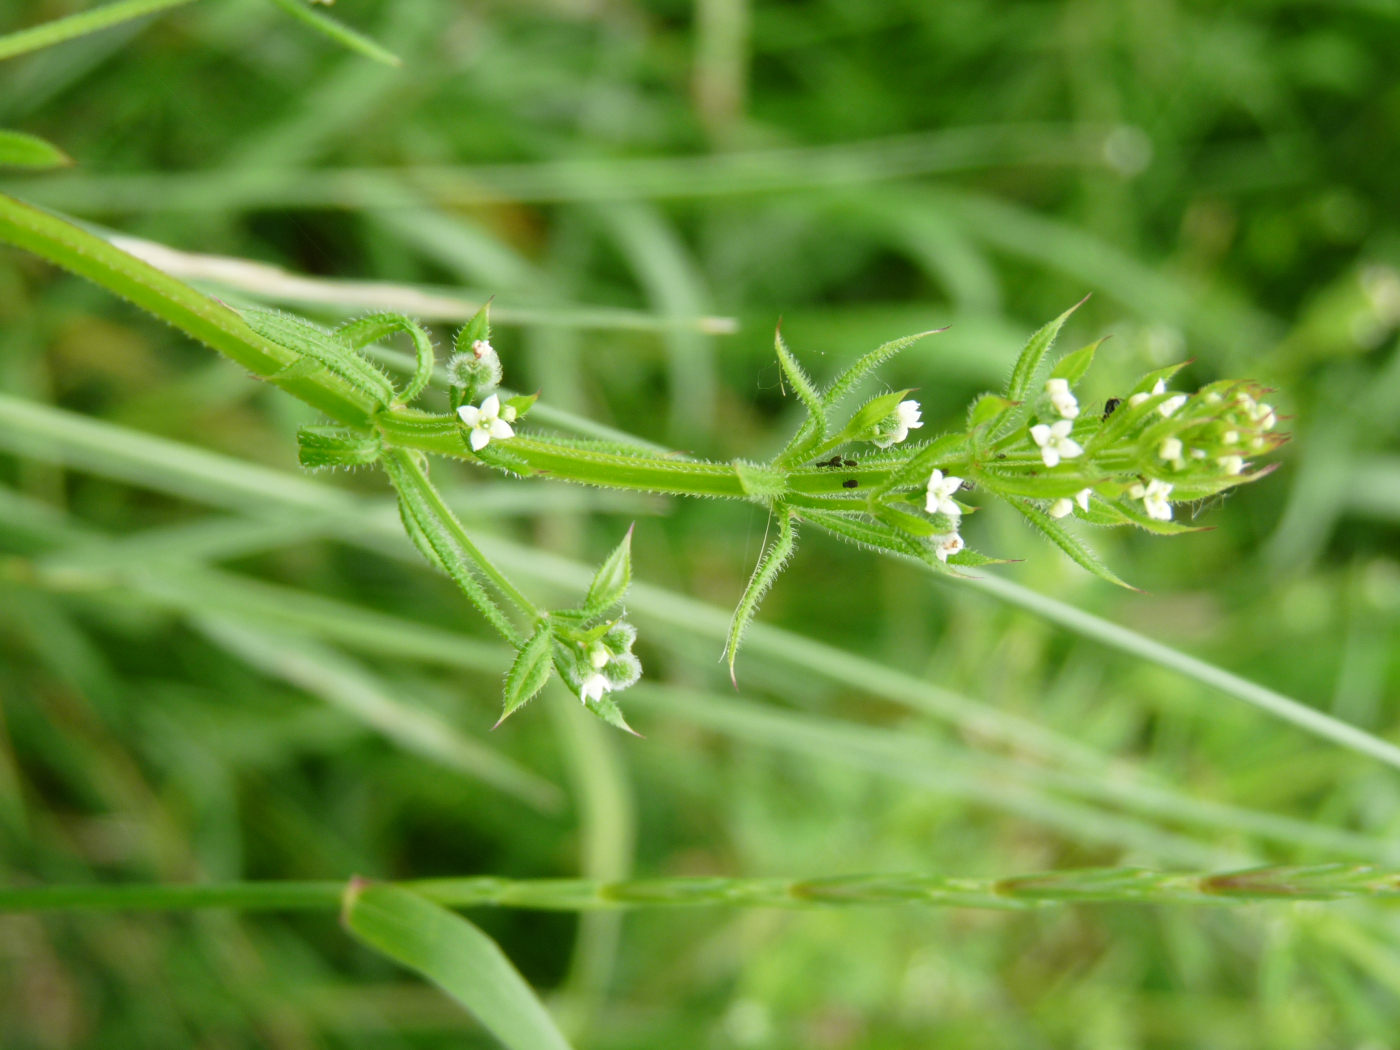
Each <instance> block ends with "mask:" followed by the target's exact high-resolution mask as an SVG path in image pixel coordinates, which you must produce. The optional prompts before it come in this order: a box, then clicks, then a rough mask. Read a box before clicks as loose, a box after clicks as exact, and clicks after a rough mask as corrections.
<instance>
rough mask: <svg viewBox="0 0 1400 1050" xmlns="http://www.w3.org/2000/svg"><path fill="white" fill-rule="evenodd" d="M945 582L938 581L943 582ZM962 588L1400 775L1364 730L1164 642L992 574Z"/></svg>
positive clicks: (1398, 757)
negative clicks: (1242, 704)
mask: <svg viewBox="0 0 1400 1050" xmlns="http://www.w3.org/2000/svg"><path fill="white" fill-rule="evenodd" d="M943 578H944V577H939V579H940V580H941V579H943ZM958 583H959V584H960V585H961V586H965V587H972V588H974V589H975V590H979V591H981V592H982V593H984V594H989V595H991V596H992V597H994V598H997V599H999V600H1001V601H1004V602H1006V603H1008V604H1009V605H1015V606H1017V607H1019V608H1021V609H1025V610H1026V611H1027V612H1031V613H1034V614H1035V615H1037V616H1040V617H1042V618H1044V619H1046V620H1049V621H1050V622H1051V623H1055V624H1059V625H1060V626H1061V627H1064V628H1065V629H1067V630H1070V631H1073V632H1074V633H1075V634H1079V635H1082V636H1083V637H1085V638H1090V639H1093V640H1094V641H1096V642H1101V643H1102V644H1104V645H1108V646H1111V647H1112V648H1114V649H1118V650H1121V651H1122V652H1125V653H1128V654H1129V655H1131V656H1136V657H1138V658H1140V659H1143V660H1148V661H1150V662H1152V663H1155V664H1159V665H1161V666H1162V667H1166V668H1168V669H1169V670H1172V671H1176V672H1177V673H1179V674H1183V675H1185V676H1186V677H1187V678H1193V679H1195V680H1196V681H1198V682H1201V683H1202V684H1204V685H1208V686H1211V687H1212V688H1214V689H1218V690H1219V691H1220V692H1222V693H1225V694H1226V695H1227V696H1233V697H1234V698H1235V699H1237V700H1243V701H1244V702H1245V703H1247V704H1253V705H1254V706H1255V707H1258V708H1260V709H1262V710H1264V711H1267V712H1268V713H1269V714H1271V715H1273V716H1274V717H1275V718H1281V719H1283V720H1284V721H1285V722H1291V723H1293V725H1295V726H1297V727H1299V728H1300V729H1303V730H1305V731H1307V732H1309V733H1312V734H1313V735H1314V736H1320V737H1322V738H1323V739H1325V740H1330V741H1332V742H1333V743H1334V744H1340V745H1341V746H1342V747H1346V748H1350V749H1351V750H1353V751H1359V752H1360V753H1361V754H1363V755H1369V756H1371V757H1372V758H1375V759H1379V760H1380V761H1382V762H1384V763H1386V764H1387V765H1390V766H1394V767H1396V768H1397V769H1400V747H1396V746H1395V745H1394V744H1392V743H1389V742H1388V741H1385V740H1382V739H1380V738H1379V737H1377V736H1373V735H1372V734H1370V733H1368V732H1366V731H1365V730H1364V729H1358V728H1357V727H1356V726H1353V725H1348V724H1347V723H1346V722H1342V721H1340V720H1339V719H1336V718H1333V717H1332V716H1331V715H1327V714H1323V713H1322V712H1321V711H1318V710H1316V709H1315V708H1311V707H1308V706H1307V705H1306V704H1301V703H1299V702H1298V701H1297V700H1293V699H1290V698H1289V697H1286V696H1284V695H1283V694H1282V693H1276V692H1274V691H1273V690H1272V689H1266V688H1265V687H1264V686H1262V685H1259V684H1258V683H1256V682H1251V681H1249V680H1248V679H1246V678H1241V677H1240V676H1239V675H1236V674H1231V673H1230V672H1229V671H1227V670H1225V669H1224V668H1222V667H1216V666H1215V665H1214V664H1208V663H1206V662H1205V661H1204V660H1198V659H1196V657H1194V656H1190V655H1188V654H1187V653H1183V652H1181V651H1180V650H1178V649H1173V648H1172V647H1171V646H1169V645H1163V644H1162V643H1161V642H1157V641H1153V640H1152V639H1151V638H1147V637H1145V636H1143V635H1141V634H1138V633H1137V632H1136V631H1130V630H1128V629H1127V628H1126V627H1120V626H1118V625H1117V624H1116V623H1110V622H1109V621H1108V620H1104V619H1101V618H1100V617H1097V616H1095V615H1093V613H1087V612H1085V611H1084V610H1083V609H1076V608H1075V607H1074V606H1072V605H1067V604H1065V603H1064V602H1061V601H1056V600H1055V599H1054V598H1049V597H1047V596H1045V595H1043V594H1037V593H1036V592H1035V591H1032V590H1030V589H1028V588H1026V587H1022V586H1020V585H1019V584H1015V583H1012V582H1011V581H1010V580H1006V579H1002V578H1001V577H999V576H993V575H991V574H990V573H987V574H986V575H983V576H979V577H975V578H973V577H968V578H964V579H961V580H959V581H958Z"/></svg>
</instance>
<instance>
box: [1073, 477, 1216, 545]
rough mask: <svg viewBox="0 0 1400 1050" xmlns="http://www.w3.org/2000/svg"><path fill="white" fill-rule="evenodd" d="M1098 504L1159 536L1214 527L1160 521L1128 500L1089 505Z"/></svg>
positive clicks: (1201, 530) (1092, 504)
mask: <svg viewBox="0 0 1400 1050" xmlns="http://www.w3.org/2000/svg"><path fill="white" fill-rule="evenodd" d="M1230 480H1231V481H1237V480H1239V479H1238V478H1231V479H1230ZM1173 495H1175V493H1173ZM1096 504H1102V505H1103V506H1105V507H1112V508H1113V513H1114V514H1117V515H1119V516H1120V517H1122V519H1123V521H1124V523H1125V524H1128V525H1136V526H1137V527H1138V528H1140V529H1146V530H1147V531H1148V532H1155V533H1157V535H1159V536H1179V535H1181V534H1182V533H1183V532H1210V531H1211V529H1212V528H1213V526H1210V525H1183V524H1181V522H1179V521H1160V520H1158V519H1157V518H1149V517H1148V516H1147V515H1146V514H1144V513H1143V512H1142V511H1140V510H1138V509H1137V508H1136V507H1134V506H1133V505H1132V504H1131V503H1129V502H1127V501H1124V502H1122V503H1103V502H1102V501H1095V502H1094V503H1090V504H1089V506H1090V507H1094V506H1095V505H1096Z"/></svg>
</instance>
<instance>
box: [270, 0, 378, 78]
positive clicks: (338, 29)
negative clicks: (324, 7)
mask: <svg viewBox="0 0 1400 1050" xmlns="http://www.w3.org/2000/svg"><path fill="white" fill-rule="evenodd" d="M272 2H273V3H274V4H276V5H277V6H278V7H280V8H281V9H282V10H283V11H285V12H286V13H287V14H289V15H291V16H292V17H293V18H295V19H296V20H297V21H298V22H300V23H301V24H302V25H304V26H308V27H310V28H311V29H314V30H315V31H316V32H318V33H320V34H321V35H323V36H327V37H330V38H331V39H332V40H334V41H335V42H336V43H337V44H339V45H340V46H341V47H345V48H349V49H350V50H351V51H354V52H356V53H357V54H361V55H364V56H365V58H371V59H373V60H374V61H376V62H383V63H384V64H385V65H386V66H401V65H403V59H401V58H399V56H398V55H396V54H394V53H393V52H392V51H388V50H386V49H385V48H383V47H381V46H379V45H378V44H376V43H375V42H374V41H373V40H371V39H370V38H369V37H367V36H363V35H361V34H360V33H357V32H355V30H353V29H351V28H350V27H349V26H347V25H345V24H344V23H342V22H337V21H336V20H335V19H334V18H331V17H329V16H327V15H323V14H321V13H320V12H319V11H313V10H311V8H310V7H308V6H307V5H306V4H305V3H303V2H302V0H272Z"/></svg>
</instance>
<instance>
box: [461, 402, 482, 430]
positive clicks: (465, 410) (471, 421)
mask: <svg viewBox="0 0 1400 1050" xmlns="http://www.w3.org/2000/svg"><path fill="white" fill-rule="evenodd" d="M457 415H458V416H459V417H460V418H461V420H462V422H463V423H465V424H466V425H467V426H469V427H474V426H476V424H477V420H479V419H480V418H481V410H480V409H478V408H477V407H476V406H475V405H463V406H462V407H461V408H459V409H457Z"/></svg>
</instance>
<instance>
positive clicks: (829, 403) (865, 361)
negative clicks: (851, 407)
mask: <svg viewBox="0 0 1400 1050" xmlns="http://www.w3.org/2000/svg"><path fill="white" fill-rule="evenodd" d="M944 331H947V329H945V328H935V329H932V330H930V331H927V332H918V333H916V334H914V335H906V336H902V337H901V338H899V339H891V340H890V341H889V342H888V343H884V344H882V345H881V346H878V347H876V348H875V349H874V350H872V351H870V353H868V354H866V355H865V356H864V357H861V358H859V359H858V360H857V361H856V362H855V364H853V365H851V367H850V368H848V369H846V371H844V372H842V373H841V374H840V375H839V376H837V377H836V378H835V379H833V380H832V381H831V385H830V386H828V387H827V388H826V393H824V394H822V404H823V405H824V406H825V407H826V408H828V409H830V408H834V407H836V405H838V404H840V403H841V400H842V399H843V398H845V397H846V396H847V395H848V394H849V393H850V392H851V391H852V390H854V389H855V387H856V384H857V383H859V382H860V381H861V380H862V379H864V378H865V377H866V376H867V375H869V374H870V372H871V371H873V370H874V369H876V368H879V367H880V366H881V365H882V364H884V363H885V362H886V361H888V360H890V359H891V358H892V357H894V355H895V354H897V353H899V352H900V351H901V350H903V349H904V348H905V347H907V346H911V345H913V344H914V343H917V342H918V341H919V340H920V339H922V338H923V337H924V336H926V335H937V334H938V333H939V332H944Z"/></svg>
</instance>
